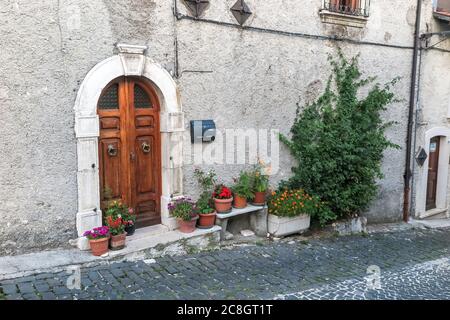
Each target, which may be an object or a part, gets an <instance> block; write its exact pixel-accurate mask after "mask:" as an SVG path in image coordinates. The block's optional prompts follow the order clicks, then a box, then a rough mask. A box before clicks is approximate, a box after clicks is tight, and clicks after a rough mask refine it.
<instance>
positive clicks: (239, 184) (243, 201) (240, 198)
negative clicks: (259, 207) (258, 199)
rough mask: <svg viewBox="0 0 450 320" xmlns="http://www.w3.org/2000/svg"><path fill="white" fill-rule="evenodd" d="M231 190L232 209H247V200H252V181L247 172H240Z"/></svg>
mask: <svg viewBox="0 0 450 320" xmlns="http://www.w3.org/2000/svg"><path fill="white" fill-rule="evenodd" d="M234 182H235V184H234V186H233V187H232V188H231V189H232V190H233V197H234V207H235V208H236V209H243V208H245V207H247V200H248V199H253V197H254V194H253V192H252V181H251V177H250V174H249V173H248V172H245V171H242V172H241V173H240V175H239V178H238V179H234Z"/></svg>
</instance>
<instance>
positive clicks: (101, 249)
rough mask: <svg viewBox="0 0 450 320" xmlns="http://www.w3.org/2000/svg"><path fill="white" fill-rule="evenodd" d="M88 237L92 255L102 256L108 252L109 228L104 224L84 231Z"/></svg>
mask: <svg viewBox="0 0 450 320" xmlns="http://www.w3.org/2000/svg"><path fill="white" fill-rule="evenodd" d="M83 236H84V237H86V238H88V240H89V246H90V247H91V251H92V254H93V255H94V256H102V255H104V254H105V253H107V252H108V244H109V228H108V227H106V226H103V227H99V228H94V229H92V230H89V231H86V232H85V233H84V234H83Z"/></svg>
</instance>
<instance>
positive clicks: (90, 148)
mask: <svg viewBox="0 0 450 320" xmlns="http://www.w3.org/2000/svg"><path fill="white" fill-rule="evenodd" d="M117 48H118V50H119V54H118V55H115V56H113V57H110V58H108V59H106V60H104V61H102V62H100V63H98V64H97V65H96V66H95V67H94V68H93V69H92V70H91V71H90V72H89V73H88V74H87V76H86V78H85V79H84V80H83V83H82V84H81V87H80V89H79V91H78V95H77V99H76V102H75V107H74V111H75V134H76V139H77V156H78V172H77V180H78V212H77V223H76V225H77V233H78V236H79V237H80V238H79V241H78V246H79V247H80V248H81V249H85V248H86V246H87V243H86V240H85V239H84V238H82V234H83V233H84V232H85V231H86V230H90V229H92V228H94V227H97V226H100V225H101V223H102V212H101V210H100V185H99V170H98V168H99V164H98V137H99V117H98V115H97V103H98V100H99V98H100V95H101V93H102V91H103V90H104V89H105V88H106V86H107V85H108V84H109V83H110V82H111V81H112V80H114V79H116V78H119V77H122V76H133V77H142V78H145V79H146V80H148V81H149V82H150V83H151V84H152V86H153V88H154V89H155V91H156V93H157V95H158V99H159V102H160V106H161V112H160V121H161V123H160V126H161V130H160V131H161V149H162V150H161V162H162V174H161V175H162V199H161V218H162V223H163V224H164V225H167V226H168V227H169V228H171V229H173V228H175V225H176V223H175V221H174V219H173V218H171V217H170V216H169V213H168V210H167V203H168V202H169V201H170V199H171V197H172V196H176V195H182V193H183V184H182V181H183V172H182V154H183V149H182V148H183V144H182V137H183V131H184V114H183V111H182V105H181V100H180V97H179V91H178V89H177V85H176V83H175V81H174V80H173V78H172V77H171V75H170V74H169V73H168V72H167V71H166V70H165V69H164V68H162V67H161V66H160V65H159V64H156V63H154V62H153V61H152V60H151V59H150V58H148V57H146V56H145V55H144V52H145V50H146V47H144V46H133V45H125V44H118V45H117Z"/></svg>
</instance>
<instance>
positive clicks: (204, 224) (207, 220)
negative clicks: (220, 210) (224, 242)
mask: <svg viewBox="0 0 450 320" xmlns="http://www.w3.org/2000/svg"><path fill="white" fill-rule="evenodd" d="M198 216H199V218H198V227H199V228H201V229H209V228H212V227H214V224H215V223H216V216H217V213H216V212H213V213H199V214H198Z"/></svg>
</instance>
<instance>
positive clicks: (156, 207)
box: [97, 77, 161, 228]
mask: <svg viewBox="0 0 450 320" xmlns="http://www.w3.org/2000/svg"><path fill="white" fill-rule="evenodd" d="M97 110H98V115H99V118H100V139H99V160H100V161H99V163H100V168H99V169H100V194H101V200H102V209H104V207H105V206H106V205H107V202H108V200H118V199H121V200H122V201H123V202H124V203H126V204H127V205H128V206H129V207H131V208H133V209H134V210H135V212H136V215H137V223H136V226H137V227H138V228H140V227H145V226H150V225H155V224H159V223H161V213H160V201H161V200H160V198H161V142H160V140H161V138H160V129H159V102H158V98H157V95H156V93H155V92H154V90H153V88H152V87H151V85H150V84H148V83H146V82H144V81H140V80H139V79H135V78H128V77H122V78H120V79H116V80H115V81H113V82H112V83H111V84H110V85H109V86H108V87H107V88H106V89H105V90H104V91H103V93H102V95H101V97H100V100H99V103H98V107H97Z"/></svg>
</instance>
